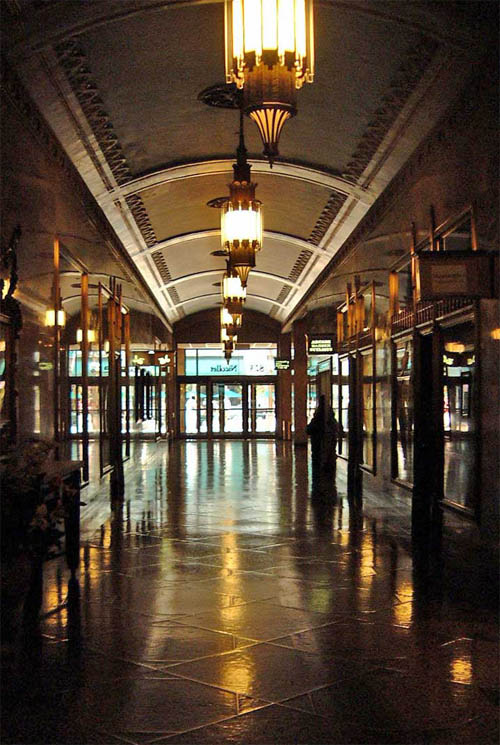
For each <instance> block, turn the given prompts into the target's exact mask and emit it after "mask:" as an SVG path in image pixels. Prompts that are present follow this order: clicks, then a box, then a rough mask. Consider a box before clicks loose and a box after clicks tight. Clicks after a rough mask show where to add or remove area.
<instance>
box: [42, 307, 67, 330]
mask: <svg viewBox="0 0 500 745" xmlns="http://www.w3.org/2000/svg"><path fill="white" fill-rule="evenodd" d="M65 324H66V313H65V312H64V310H58V311H57V325H58V326H61V327H62V326H64V325H65ZM45 325H46V326H55V325H56V312H55V310H54V309H53V308H50V309H49V310H46V311H45Z"/></svg>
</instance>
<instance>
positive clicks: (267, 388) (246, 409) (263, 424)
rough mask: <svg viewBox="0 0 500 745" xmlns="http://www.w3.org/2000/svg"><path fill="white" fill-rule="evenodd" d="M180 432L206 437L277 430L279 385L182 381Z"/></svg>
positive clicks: (180, 389) (264, 432) (180, 392)
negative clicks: (277, 390) (277, 393)
mask: <svg viewBox="0 0 500 745" xmlns="http://www.w3.org/2000/svg"><path fill="white" fill-rule="evenodd" d="M178 390H179V415H180V417H179V434H180V435H185V436H189V435H194V436H200V435H205V436H207V437H211V436H214V437H224V436H228V437H231V436H236V437H238V436H243V437H247V436H249V435H250V436H258V435H260V434H262V435H274V434H275V433H276V386H275V384H274V383H268V382H262V383H257V382H255V383H254V382H251V383H250V382H248V380H246V381H244V382H242V383H239V382H227V381H224V382H221V381H218V380H206V379H205V381H204V382H203V383H195V382H189V383H188V382H184V383H179V388H178Z"/></svg>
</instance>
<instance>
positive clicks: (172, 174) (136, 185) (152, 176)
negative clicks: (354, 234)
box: [98, 157, 375, 205]
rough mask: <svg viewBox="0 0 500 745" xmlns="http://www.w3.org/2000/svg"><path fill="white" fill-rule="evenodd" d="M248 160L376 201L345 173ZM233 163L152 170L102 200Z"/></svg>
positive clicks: (256, 168)
mask: <svg viewBox="0 0 500 745" xmlns="http://www.w3.org/2000/svg"><path fill="white" fill-rule="evenodd" d="M248 162H249V164H250V165H251V166H252V169H253V173H254V174H261V175H262V174H263V175H266V176H277V177H283V178H289V179H296V180H298V181H301V182H302V183H307V184H312V185H314V186H323V187H324V188H325V189H329V190H331V189H333V190H334V191H336V192H339V193H340V194H345V195H348V196H351V197H354V198H355V199H357V200H359V201H360V202H362V203H363V204H367V205H371V204H373V202H374V200H375V195H373V194H371V193H370V190H369V189H363V188H361V187H359V186H357V185H356V184H355V183H353V182H352V180H348V179H346V178H343V177H342V176H336V175H334V174H332V173H329V172H327V171H322V170H319V169H318V168H313V167H311V166H309V165H299V164H297V163H288V162H287V161H284V160H280V161H275V163H274V164H273V168H272V170H271V169H270V168H269V163H268V162H267V160H254V159H249V160H248ZM233 163H234V158H233V157H232V158H221V159H218V160H202V161H195V162H193V163H184V164H182V165H173V166H169V167H167V168H161V169H159V170H158V171H154V172H153V173H148V174H146V175H144V176H139V177H138V178H136V179H133V180H130V181H127V182H125V183H121V184H120V185H118V186H116V187H115V188H114V189H112V190H110V191H105V192H103V193H102V194H100V195H99V197H98V199H99V200H111V201H114V200H115V199H124V198H127V197H129V196H131V195H134V194H140V192H142V191H145V190H146V189H151V188H153V187H155V186H163V185H165V184H171V183H175V182H176V181H179V180H183V179H189V178H203V177H206V176H220V175H226V174H230V173H232V167H233Z"/></svg>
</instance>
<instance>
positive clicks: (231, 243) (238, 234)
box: [221, 198, 262, 287]
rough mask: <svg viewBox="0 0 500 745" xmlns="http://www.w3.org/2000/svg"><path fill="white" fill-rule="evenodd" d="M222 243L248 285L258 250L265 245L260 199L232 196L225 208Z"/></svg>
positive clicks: (222, 211)
mask: <svg viewBox="0 0 500 745" xmlns="http://www.w3.org/2000/svg"><path fill="white" fill-rule="evenodd" d="M221 244H222V247H223V249H224V250H225V251H227V252H228V254H229V263H230V265H231V268H232V269H233V270H234V271H235V272H236V273H237V275H238V277H239V281H240V282H241V285H242V286H243V287H246V285H247V280H248V275H249V273H250V269H252V268H253V267H254V266H255V254H256V252H257V251H260V249H261V248H262V214H261V209H260V202H259V201H258V200H250V201H245V202H243V201H239V200H238V199H237V198H236V199H231V198H230V199H228V200H227V201H226V202H225V203H224V204H223V206H222V210H221Z"/></svg>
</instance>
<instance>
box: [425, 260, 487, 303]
mask: <svg viewBox="0 0 500 745" xmlns="http://www.w3.org/2000/svg"><path fill="white" fill-rule="evenodd" d="M493 277H494V270H493V266H492V257H491V254H488V253H483V252H479V251H471V252H469V253H465V252H462V251H442V252H436V251H430V252H425V253H420V254H419V255H418V256H417V277H416V279H417V299H418V300H440V299H441V298H445V297H491V296H492V292H493V287H492V278H493Z"/></svg>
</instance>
